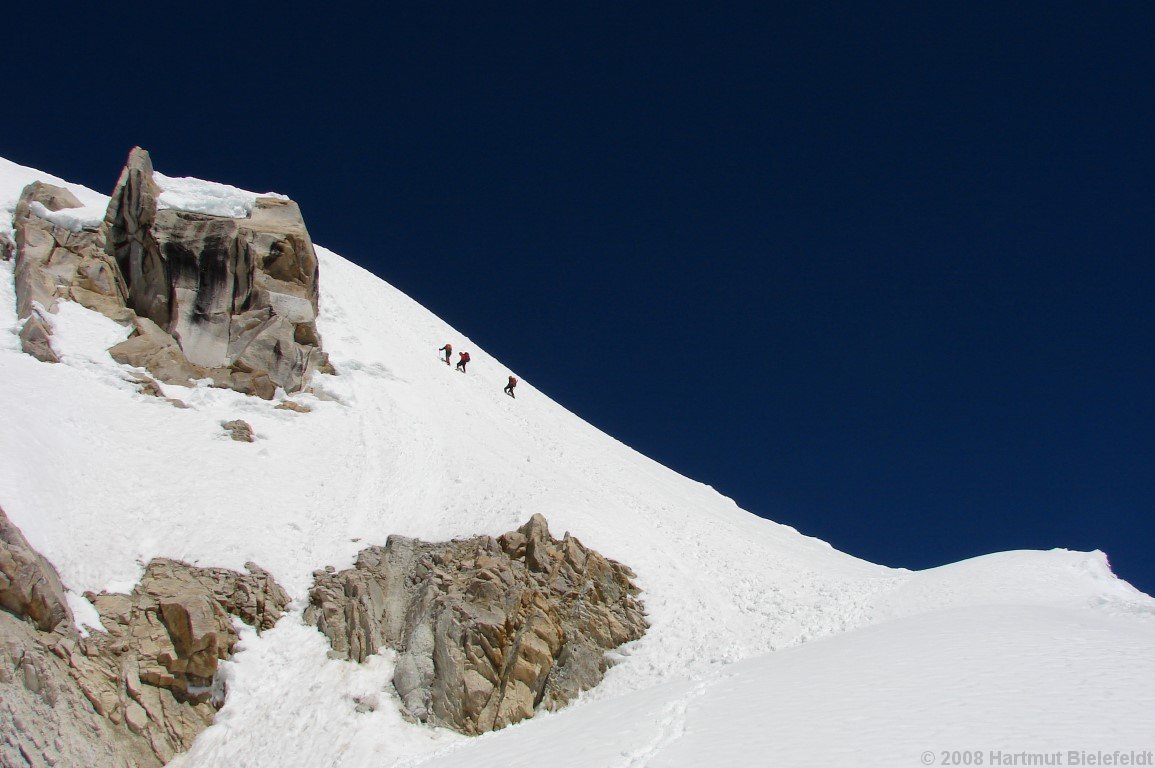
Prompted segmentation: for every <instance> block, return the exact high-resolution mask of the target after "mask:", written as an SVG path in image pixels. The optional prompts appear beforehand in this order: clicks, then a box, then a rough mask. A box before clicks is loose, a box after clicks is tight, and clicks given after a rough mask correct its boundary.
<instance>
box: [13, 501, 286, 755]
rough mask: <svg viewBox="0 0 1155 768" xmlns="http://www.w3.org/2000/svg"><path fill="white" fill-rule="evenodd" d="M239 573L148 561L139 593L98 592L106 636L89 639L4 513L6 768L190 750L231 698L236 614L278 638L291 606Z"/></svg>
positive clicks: (261, 577) (52, 575)
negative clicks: (228, 663) (221, 669)
mask: <svg viewBox="0 0 1155 768" xmlns="http://www.w3.org/2000/svg"><path fill="white" fill-rule="evenodd" d="M247 568H248V570H249V573H247V574H240V573H236V572H233V571H228V570H224V569H219V568H196V567H193V566H190V565H186V564H184V563H179V562H176V561H172V560H154V561H152V562H151V563H149V565H148V567H147V568H146V569H145V573H144V575H143V577H142V578H141V581H140V583H139V584H138V585H137V587H136V588H135V589H134V590H133V592H132V594H129V595H123V594H107V593H105V594H100V595H95V594H91V593H90V594H88V595H86V597H88V599H89V600H90V601H91V602H93V603H94V604H95V606H96V608H97V611H98V612H99V614H100V619H101V623H102V624H103V626H104V628H105V630H106V631H104V632H99V631H93V632H91V634H89V635H88V636H87V637H82V636H80V635H79V634H78V633H77V632H76V630H75V628H74V626H73V622H72V615H71V612H70V611H69V609H68V604H67V601H66V600H65V597H64V591H63V588H62V587H61V584H60V579H59V577H58V576H57V574H56V571H55V570H54V569H53V568H52V566H51V565H49V564H48V562H47V561H45V560H44V559H43V558H42V557H41V556H40V555H39V554H37V553H36V552H35V551H34V550H33V549H32V548H31V547H30V546H29V545H28V542H27V541H26V540H25V539H24V537H23V536H22V535H21V534H20V531H19V530H18V529H16V528H15V526H13V525H11V523H10V522H9V521H8V518H7V517H6V516H5V515H4V513H3V510H0V607H2V608H3V609H4V610H3V611H0V734H3V736H2V738H0V766H5V767H6V766H40V765H84V766H93V767H96V766H101V767H103V766H110V767H111V766H117V767H118V768H120V767H122V766H149V767H150V768H151V767H152V766H160V765H163V764H164V763H166V762H168V760H170V759H171V758H172V757H173V756H174V755H175V754H177V753H178V752H181V751H184V750H186V749H188V747H189V746H191V744H192V742H193V739H195V738H196V736H197V734H199V733H200V732H201V731H202V730H204V728H206V727H207V726H208V725H209V724H210V723H211V722H212V719H213V716H214V715H215V714H216V711H217V708H218V707H219V706H220V704H221V703H222V701H223V698H224V690H223V686H222V685H221V683H220V681H219V679H218V678H217V674H216V673H217V665H218V662H219V661H220V660H221V659H224V658H227V657H228V656H229V654H230V653H231V651H232V649H233V646H234V645H235V644H236V642H237V639H238V638H237V634H236V631H235V630H234V629H233V626H232V623H231V620H230V618H229V617H230V615H231V616H237V617H239V618H240V619H241V620H243V621H245V622H247V623H249V624H251V625H253V626H256V627H257V628H258V629H267V628H269V627H271V626H273V624H274V623H275V622H276V620H277V619H278V618H279V617H280V615H281V613H282V611H283V610H284V608H285V606H286V605H287V604H288V596H287V595H286V594H285V593H284V591H283V590H281V588H280V587H279V586H277V584H276V583H275V582H274V581H273V580H272V578H271V577H270V576H269V575H268V574H267V573H266V572H264V571H262V570H261V569H260V568H258V567H256V566H255V565H252V564H251V563H250V564H248V565H247Z"/></svg>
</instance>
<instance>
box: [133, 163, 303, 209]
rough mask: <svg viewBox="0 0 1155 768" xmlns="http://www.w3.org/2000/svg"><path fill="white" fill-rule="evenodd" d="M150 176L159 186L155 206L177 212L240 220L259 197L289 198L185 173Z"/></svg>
mask: <svg viewBox="0 0 1155 768" xmlns="http://www.w3.org/2000/svg"><path fill="white" fill-rule="evenodd" d="M152 178H153V181H155V182H156V185H157V186H158V187H160V197H158V198H157V200H156V203H157V207H158V208H175V209H177V210H180V211H190V212H192V213H205V214H208V215H210V216H231V217H233V218H237V219H243V218H245V217H247V216H249V215H250V214H251V213H252V212H253V204H254V203H255V202H256V200H257V198H258V197H278V198H281V199H282V200H287V199H288V198H286V197H285V196H284V195H278V194H277V193H275V192H265V193H264V194H257V193H256V192H246V191H245V190H243V189H237V188H236V187H231V186H229V185H228V184H218V183H217V182H215V181H203V180H201V179H192V178H188V177H184V176H182V177H177V178H173V177H171V176H165V175H164V174H163V173H156V172H153V174H152Z"/></svg>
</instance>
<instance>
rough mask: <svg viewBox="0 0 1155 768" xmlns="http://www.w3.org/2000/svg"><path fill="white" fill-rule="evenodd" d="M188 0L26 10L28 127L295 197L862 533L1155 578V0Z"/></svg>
mask: <svg viewBox="0 0 1155 768" xmlns="http://www.w3.org/2000/svg"><path fill="white" fill-rule="evenodd" d="M167 5H168V4H153V5H150V6H147V7H140V8H134V9H131V10H130V11H129V10H126V11H124V12H123V15H122V16H118V15H117V13H118V12H114V11H109V10H106V9H104V8H102V7H100V6H99V4H90V5H89V7H88V8H86V9H83V8H82V9H69V10H68V11H67V12H64V11H63V9H58V10H59V11H60V12H56V11H53V12H52V13H45V9H46V8H48V7H47V6H44V5H42V4H21V5H20V6H19V7H15V8H10V9H7V10H6V17H7V18H6V27H7V29H8V30H9V32H10V34H9V35H8V36H7V37H6V41H5V45H4V46H3V48H2V49H0V61H3V62H4V65H3V71H4V72H5V73H6V75H7V77H6V78H5V80H6V82H7V85H8V91H7V92H8V98H7V99H6V100H5V103H6V107H5V110H4V112H5V114H4V118H3V123H2V125H0V154H2V155H4V156H6V157H8V158H9V159H12V160H14V161H16V162H19V163H22V164H25V165H31V166H34V167H38V168H42V169H44V170H47V171H50V172H53V173H56V174H58V175H62V176H65V177H67V178H69V179H73V180H76V181H80V182H82V183H84V184H87V185H89V186H91V187H94V188H96V189H100V190H102V191H105V192H107V191H109V190H110V189H111V187H112V185H113V183H114V182H115V180H116V176H117V173H118V171H119V168H120V165H121V163H122V162H123V160H124V157H125V155H126V154H127V151H128V149H129V148H130V147H131V146H132V145H134V144H140V145H142V146H145V147H146V148H148V149H149V150H150V151H151V152H152V154H153V158H154V161H155V162H156V165H157V167H158V169H159V170H161V171H163V172H164V173H166V174H168V175H176V176H179V175H195V176H199V177H202V178H209V179H214V180H218V181H224V182H228V183H232V184H236V185H238V186H242V187H246V188H250V189H256V190H267V189H274V190H277V191H281V192H284V193H286V194H289V195H291V196H292V197H293V198H295V199H296V200H298V201H299V202H300V203H301V207H302V209H303V211H304V213H305V218H306V222H307V223H308V225H309V228H310V231H311V232H312V234H313V236H314V238H315V239H316V240H317V241H318V242H319V243H321V244H324V245H326V246H329V247H331V248H333V249H335V250H337V251H338V252H339V253H342V254H343V255H345V256H347V257H349V258H351V259H353V260H354V261H356V262H359V263H360V264H362V265H364V266H366V267H368V268H370V269H372V270H373V271H374V272H376V273H377V274H379V275H381V276H382V277H384V278H385V279H387V280H388V281H390V282H391V283H393V284H394V285H396V286H398V287H399V288H401V289H402V290H404V291H406V292H407V293H409V294H410V295H411V296H413V297H414V298H416V299H417V300H418V301H420V302H422V303H423V304H425V305H426V306H427V307H429V308H430V309H432V310H434V311H435V312H437V313H438V314H440V315H441V316H442V317H444V318H446V319H447V320H448V321H450V322H451V323H453V324H454V325H456V326H457V327H458V328H460V329H462V330H463V331H464V332H466V333H468V334H469V335H470V336H471V337H472V338H474V339H475V340H476V341H478V342H479V343H481V344H483V345H484V346H485V347H486V348H487V349H488V350H489V351H491V352H493V353H494V354H496V355H497V356H498V357H499V358H501V359H502V360H503V361H504V362H505V363H507V364H508V365H509V366H510V367H512V368H513V369H514V370H515V371H517V372H519V373H520V374H522V375H523V376H524V378H526V379H527V380H529V381H532V382H533V383H534V384H535V385H536V386H537V387H539V388H540V389H542V390H543V391H545V392H546V393H547V394H549V395H550V396H551V397H553V398H555V399H557V400H558V401H560V402H561V403H563V404H564V405H566V406H567V407H569V408H570V409H572V410H574V411H575V412H577V413H578V414H579V415H581V416H583V417H584V418H586V419H587V420H589V421H591V422H593V423H594V424H596V425H597V426H599V427H601V428H602V429H604V430H605V431H607V432H609V433H610V434H612V435H614V436H616V437H618V438H619V439H621V440H623V441H624V442H626V443H628V444H630V445H632V446H634V447H635V448H637V449H639V450H640V451H642V452H643V453H646V454H648V455H650V456H652V457H654V458H656V459H658V460H659V461H661V462H663V463H665V464H667V465H669V466H671V467H673V468H674V469H676V470H678V471H680V472H683V473H685V474H687V475H689V476H691V477H694V478H696V479H699V480H701V481H703V482H706V483H709V484H711V485H713V486H714V487H716V488H717V489H718V490H720V491H721V492H723V493H725V494H727V495H729V496H732V497H733V498H734V499H735V500H736V501H737V502H738V503H739V504H740V505H742V506H743V507H745V508H747V509H749V510H751V511H753V512H756V513H758V514H761V515H764V516H766V517H770V518H773V519H775V520H778V521H780V522H785V523H789V524H792V525H795V526H796V527H798V528H799V529H801V530H802V531H804V532H806V533H809V534H813V535H816V536H819V537H821V538H823V539H826V540H827V541H829V542H831V543H832V544H833V545H834V546H836V547H838V548H840V549H843V550H846V551H848V552H851V553H853V554H856V555H859V556H861V557H864V558H867V559H870V560H874V561H877V562H882V563H886V564H889V565H900V566H906V567H910V568H924V567H929V566H934V565H939V564H942V563H945V562H949V561H954V560H958V559H961V558H966V557H970V556H973V555H978V554H982V553H986V552H990V551H995V550H1004V549H1016V548H1050V547H1069V548H1074V549H1092V548H1100V549H1103V550H1105V551H1106V552H1107V553H1108V555H1109V556H1110V558H1111V561H1112V564H1113V565H1114V567H1115V569H1116V571H1117V572H1118V573H1119V574H1120V575H1121V576H1123V577H1124V578H1127V579H1128V580H1130V581H1131V582H1132V583H1134V584H1136V585H1137V586H1139V587H1140V588H1142V589H1144V591H1146V592H1148V593H1155V562H1153V558H1152V557H1151V554H1150V546H1151V542H1152V532H1153V529H1155V524H1153V522H1152V513H1153V512H1155V406H1153V403H1152V395H1153V385H1155V319H1153V317H1152V315H1153V312H1152V309H1153V308H1155V5H1152V4H1151V3H1150V2H1146V0H1144V2H1124V1H1120V2H1110V3H1085V4H1074V3H1063V2H1045V3H1044V2H1039V3H1012V2H998V3H977V2H967V3H957V4H953V5H954V6H956V7H953V8H950V7H946V6H947V5H948V4H944V3H918V4H915V3H911V4H904V3H860V4H829V3H812V2H807V3H794V4H788V5H787V4H775V3H766V2H757V3H724V2H723V3H716V2H711V3H672V4H656V3H655V4H647V5H639V4H631V3H621V2H615V3H578V4H568V5H574V6H579V7H567V8H559V7H558V6H559V5H560V4H551V3H532V4H531V3H525V4H500V3H498V4H494V3H427V2H421V3H416V2H415V3H411V4H396V3H388V2H386V3H382V4H379V5H378V6H376V8H373V9H367V10H364V11H361V12H360V13H353V12H351V11H348V10H341V11H338V10H336V8H335V7H334V8H332V9H330V8H327V7H323V4H319V5H318V7H317V8H314V9H312V10H310V11H299V12H298V11H293V10H291V6H284V7H273V6H269V5H268V4H265V9H264V10H262V11H257V10H252V11H248V10H245V9H243V8H238V7H236V6H235V5H230V6H222V7H220V8H215V9H214V8H211V7H210V6H209V5H202V4H180V5H177V6H173V8H175V9H178V10H170V9H169V8H168V7H166V6H167ZM124 7H125V8H127V7H128V6H124ZM343 8H346V7H343ZM14 30H18V31H19V33H18V34H17V33H15V32H14ZM322 279H324V276H323V275H322ZM381 331H382V333H387V332H388V329H385V328H383V329H381ZM429 341H430V345H431V348H435V347H436V346H440V345H441V344H442V343H444V340H443V339H430V340H429ZM478 373H481V372H480V371H479V372H478Z"/></svg>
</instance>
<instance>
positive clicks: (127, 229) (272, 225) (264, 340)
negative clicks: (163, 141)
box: [107, 147, 328, 399]
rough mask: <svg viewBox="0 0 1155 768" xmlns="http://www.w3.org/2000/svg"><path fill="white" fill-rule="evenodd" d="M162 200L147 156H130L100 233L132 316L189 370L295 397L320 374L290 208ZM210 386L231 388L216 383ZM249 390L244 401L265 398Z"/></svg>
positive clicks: (304, 262)
mask: <svg viewBox="0 0 1155 768" xmlns="http://www.w3.org/2000/svg"><path fill="white" fill-rule="evenodd" d="M160 178H162V179H163V178H164V177H160ZM169 181H177V180H169ZM201 184H203V185H207V182H201ZM184 186H185V187H187V186H188V184H185V185H184ZM218 186H219V185H218ZM182 189H184V187H182ZM209 191H215V192H216V193H219V190H216V188H215V187H214V188H213V189H211V190H209ZM193 192H195V190H193ZM191 194H192V192H190V191H189V190H188V189H184V192H183V193H182V195H183V196H178V197H176V198H174V199H175V200H176V202H177V203H180V202H181V201H182V200H184V199H185V198H187V197H189V195H191ZM163 195H164V192H163V190H162V188H161V186H160V185H159V184H158V183H157V181H156V179H155V178H154V174H153V168H152V161H151V159H150V158H149V155H148V153H147V152H146V151H145V150H143V149H141V148H139V147H137V148H135V149H133V150H132V152H131V154H130V155H129V158H128V164H127V165H126V166H125V168H124V170H123V172H122V173H121V177H120V181H119V182H118V183H117V187H116V191H115V192H114V193H113V196H112V201H111V202H110V203H109V207H108V215H107V225H108V250H109V252H110V253H111V254H113V255H114V256H115V258H116V261H117V263H118V264H119V265H120V270H121V272H122V273H123V275H124V278H125V282H126V284H127V287H128V304H129V306H130V307H131V308H132V309H133V310H135V311H136V313H137V315H139V316H141V317H142V318H147V319H149V320H151V321H152V322H153V323H155V324H156V326H157V327H158V328H159V329H161V330H162V331H163V332H165V333H167V334H170V335H171V336H172V338H173V339H174V340H175V342H176V343H177V344H178V346H179V349H180V350H181V352H182V353H183V355H184V357H185V358H187V360H188V362H189V363H190V364H191V365H192V366H197V367H200V368H202V369H213V370H216V371H221V370H226V369H227V370H231V371H233V372H235V373H236V374H238V376H237V382H238V383H239V384H241V385H242V386H241V389H242V391H243V382H244V381H246V380H250V379H253V378H258V379H259V378H260V377H262V376H264V377H267V379H268V380H269V381H270V382H271V383H272V385H273V389H275V387H276V386H280V387H283V388H284V389H285V390H286V391H287V392H295V391H298V390H300V389H302V388H303V387H304V386H305V382H306V380H307V379H308V376H309V375H310V374H311V373H312V372H313V371H315V370H319V369H327V368H328V361H327V358H326V357H325V354H324V352H323V351H322V350H321V339H320V335H319V334H318V332H317V326H316V319H317V277H318V269H317V256H316V253H315V252H314V250H313V244H312V241H311V240H310V238H309V233H308V231H307V230H306V229H305V223H304V221H303V220H302V219H301V214H300V210H299V209H298V208H297V205H296V203H294V202H292V201H291V200H287V199H284V198H280V197H272V196H257V197H255V199H254V200H253V201H252V202H251V204H250V205H248V206H242V208H243V209H236V210H233V209H229V212H230V213H243V214H246V215H243V216H232V215H228V216H223V215H216V214H215V213H205V212H203V210H204V207H203V206H190V207H198V208H200V209H201V210H197V211H194V210H182V209H180V208H175V207H164V206H162V205H161V202H162V201H161V198H162V196H163ZM219 207H220V206H219V205H218V206H216V207H214V208H211V209H209V210H213V211H218V208H219ZM138 330H139V329H138ZM157 375H158V376H160V377H161V380H162V381H165V380H166V379H165V378H164V376H163V375H161V374H159V373H158V374H157ZM176 378H178V379H181V378H183V379H187V376H184V375H183V373H181V374H180V375H178V376H177V377H176ZM213 378H214V379H215V380H217V381H218V384H221V385H222V386H230V387H232V383H233V382H231V381H230V382H227V383H224V382H221V381H220V379H221V378H223V377H222V376H221V375H220V374H219V373H218V374H217V375H215V376H214V377H213ZM171 383H183V382H178V381H173V382H171ZM256 389H257V390H259V391H252V392H248V393H249V394H259V395H260V396H262V397H266V399H267V398H271V397H272V391H268V392H266V391H265V390H266V389H268V388H262V387H259V388H256Z"/></svg>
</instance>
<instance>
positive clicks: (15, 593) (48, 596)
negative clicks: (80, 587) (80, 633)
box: [0, 509, 72, 632]
mask: <svg viewBox="0 0 1155 768" xmlns="http://www.w3.org/2000/svg"><path fill="white" fill-rule="evenodd" d="M0 608H3V609H4V610H6V611H10V612H12V613H14V614H16V615H17V616H25V617H27V618H28V619H29V620H31V621H32V623H33V624H35V625H36V627H37V628H38V629H41V630H43V631H45V632H50V631H52V630H53V629H54V628H55V627H56V625H57V624H59V623H60V622H62V621H65V620H71V618H72V614H71V612H70V611H69V610H68V603H67V601H66V600H65V599H64V585H62V584H61V583H60V576H58V575H57V573H56V569H55V568H53V567H52V565H51V564H50V563H49V562H48V561H47V560H45V559H44V558H43V557H42V556H41V555H40V554H39V553H38V552H37V551H36V550H34V549H32V547H31V545H29V543H28V540H27V539H25V538H24V534H22V533H21V532H20V529H19V528H17V527H16V526H15V525H13V524H12V523H11V522H10V521H9V520H8V516H7V515H6V514H5V513H4V510H3V509H0Z"/></svg>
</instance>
